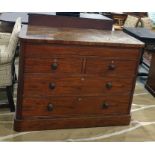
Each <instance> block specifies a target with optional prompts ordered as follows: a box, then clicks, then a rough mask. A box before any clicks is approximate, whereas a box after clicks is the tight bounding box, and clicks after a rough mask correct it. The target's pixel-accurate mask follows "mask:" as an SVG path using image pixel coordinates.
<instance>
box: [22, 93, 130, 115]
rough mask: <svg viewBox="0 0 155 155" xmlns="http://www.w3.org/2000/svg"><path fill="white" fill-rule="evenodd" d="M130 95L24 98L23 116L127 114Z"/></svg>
mask: <svg viewBox="0 0 155 155" xmlns="http://www.w3.org/2000/svg"><path fill="white" fill-rule="evenodd" d="M128 104H129V96H123V95H122V96H113V97H110V96H104V97H82V96H79V97H51V98H24V99H23V106H22V109H23V112H22V116H23V117H32V116H36V117H37V116H51V117H63V116H65V117H66V116H69V115H80V116H82V115H97V114H103V115H115V114H127V113H128V111H129V109H128V108H129V107H128Z"/></svg>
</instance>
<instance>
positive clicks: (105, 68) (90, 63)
mask: <svg viewBox="0 0 155 155" xmlns="http://www.w3.org/2000/svg"><path fill="white" fill-rule="evenodd" d="M136 66H137V61H132V60H115V59H111V60H106V59H102V58H89V59H87V63H86V74H99V75H101V76H107V75H108V76H117V77H120V76H121V77H128V76H129V77H131V76H135V74H136Z"/></svg>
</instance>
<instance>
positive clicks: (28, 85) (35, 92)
mask: <svg viewBox="0 0 155 155" xmlns="http://www.w3.org/2000/svg"><path fill="white" fill-rule="evenodd" d="M132 77H133V76H132ZM51 83H53V84H55V88H53V89H51V88H50V87H49V85H50V84H51ZM109 83H111V85H112V86H111V88H109V87H108V84H109ZM132 83H133V80H132V79H131V78H124V77H122V78H111V77H108V76H107V77H100V76H96V77H95V76H88V77H85V76H82V75H81V76H75V77H69V76H67V77H64V76H55V77H53V75H51V76H50V75H48V74H46V75H40V74H39V76H38V75H35V76H28V75H27V74H25V78H24V88H23V89H24V92H23V95H24V96H45V95H47V96H77V95H82V96H83V95H87V96H97V95H103V94H108V93H116V94H120V93H130V91H131V88H132ZM42 90H44V91H42Z"/></svg>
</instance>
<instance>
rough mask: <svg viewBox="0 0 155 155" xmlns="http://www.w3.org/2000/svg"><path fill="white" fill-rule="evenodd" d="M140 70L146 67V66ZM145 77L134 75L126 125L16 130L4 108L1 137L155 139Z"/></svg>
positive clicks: (154, 107)
mask: <svg viewBox="0 0 155 155" xmlns="http://www.w3.org/2000/svg"><path fill="white" fill-rule="evenodd" d="M140 70H141V71H142V70H143V71H146V70H145V68H140ZM146 72H147V71H146ZM145 81H146V79H145V78H138V79H137V82H136V88H135V92H134V98H133V103H132V111H131V115H132V120H131V123H130V125H128V126H116V127H95V128H80V129H61V130H46V131H33V132H15V131H14V130H13V118H14V113H10V112H9V110H8V109H7V108H6V109H5V108H3V109H0V141H72V142H76V141H81V142H83V141H104V142H109V141H111V142H118V141H119V142H124V141H125V142H126V141H127V142H129V141H132V142H133V141H134V142H135V141H138V142H141V141H155V98H154V97H153V96H152V95H150V94H149V93H148V91H146V90H145V89H144V83H145ZM16 87H17V86H16ZM16 87H15V94H14V96H15V98H14V99H15V101H16ZM4 102H6V96H5V93H2V92H0V103H1V104H2V103H4Z"/></svg>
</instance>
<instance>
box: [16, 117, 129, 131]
mask: <svg viewBox="0 0 155 155" xmlns="http://www.w3.org/2000/svg"><path fill="white" fill-rule="evenodd" d="M130 119H131V116H130V115H127V114H126V115H109V116H98V117H97V116H93V117H69V118H66V117H64V118H54V119H52V118H50V119H48V118H44V119H25V120H17V119H15V120H14V130H16V131H19V132H21V131H29V130H31V131H33V130H34V131H35V130H51V129H64V128H89V127H100V126H118V125H128V124H129V123H130Z"/></svg>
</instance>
